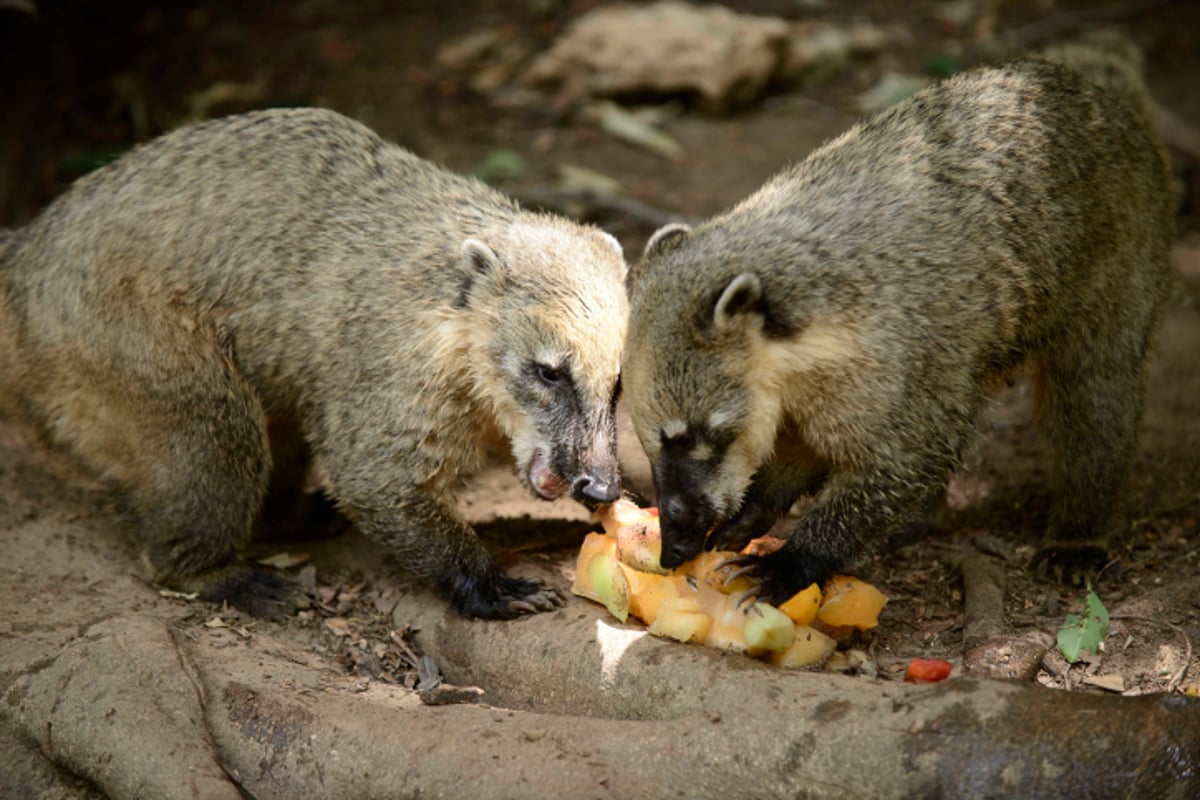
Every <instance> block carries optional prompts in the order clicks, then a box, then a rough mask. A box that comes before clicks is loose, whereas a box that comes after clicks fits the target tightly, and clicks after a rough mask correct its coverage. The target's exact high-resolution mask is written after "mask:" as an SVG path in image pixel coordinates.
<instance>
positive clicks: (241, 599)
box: [198, 567, 300, 620]
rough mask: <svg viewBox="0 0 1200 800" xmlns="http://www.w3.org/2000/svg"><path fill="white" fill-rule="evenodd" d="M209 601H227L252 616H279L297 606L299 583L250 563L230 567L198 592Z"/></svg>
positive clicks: (277, 618) (284, 615) (272, 617)
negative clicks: (244, 565)
mask: <svg viewBox="0 0 1200 800" xmlns="http://www.w3.org/2000/svg"><path fill="white" fill-rule="evenodd" d="M198 596H199V598H200V599H201V600H205V601H207V602H210V603H228V604H229V605H231V606H233V607H234V608H237V609H240V610H241V611H245V612H246V613H247V614H251V615H253V616H255V617H262V618H265V619H274V620H281V619H283V618H284V617H286V616H288V615H289V614H291V613H292V612H293V611H295V610H296V608H297V601H298V600H299V598H300V595H299V587H298V586H297V585H296V583H295V582H294V581H292V580H291V579H290V578H288V577H287V576H286V575H283V574H281V573H278V572H272V571H270V570H265V569H255V568H250V567H244V568H236V569H232V570H230V571H229V572H228V573H226V574H225V575H224V576H222V577H221V578H219V579H217V580H213V581H211V582H210V583H209V584H208V585H207V586H206V587H205V588H204V589H202V590H201V591H200V592H199V595H198Z"/></svg>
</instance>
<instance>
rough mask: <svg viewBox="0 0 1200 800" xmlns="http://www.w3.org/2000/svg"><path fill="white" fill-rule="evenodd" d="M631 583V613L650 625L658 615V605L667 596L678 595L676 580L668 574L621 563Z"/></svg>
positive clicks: (627, 579) (626, 578)
mask: <svg viewBox="0 0 1200 800" xmlns="http://www.w3.org/2000/svg"><path fill="white" fill-rule="evenodd" d="M621 569H622V570H623V571H624V572H625V580H626V582H627V583H628V584H629V613H630V614H632V615H633V616H635V617H637V618H638V619H640V620H641V621H642V622H645V623H646V624H647V625H649V624H650V623H651V622H654V618H655V616H657V615H658V606H659V604H660V603H661V602H662V601H663V598H666V597H678V592H677V591H676V590H675V584H674V582H673V581H672V580H671V579H670V578H668V577H667V576H666V575H656V574H654V573H650V572H639V571H637V570H636V569H633V568H632V567H629V566H627V565H625V564H622V565H621Z"/></svg>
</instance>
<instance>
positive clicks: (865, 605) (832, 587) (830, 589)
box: [817, 575, 887, 631]
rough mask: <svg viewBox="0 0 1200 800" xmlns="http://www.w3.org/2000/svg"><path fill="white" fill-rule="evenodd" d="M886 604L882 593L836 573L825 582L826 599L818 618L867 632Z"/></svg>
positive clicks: (872, 626) (835, 624)
mask: <svg viewBox="0 0 1200 800" xmlns="http://www.w3.org/2000/svg"><path fill="white" fill-rule="evenodd" d="M886 604H887V598H886V597H884V595H883V592H881V591H879V590H878V589H876V588H875V587H874V586H872V585H871V584H869V583H866V582H865V581H861V580H859V579H858V578H851V577H850V576H848V575H835V576H833V577H832V578H830V580H829V583H828V584H826V585H825V600H824V602H822V603H821V608H820V609H819V610H818V611H817V619H818V620H819V621H820V622H821V623H822V624H824V625H826V626H829V627H831V628H839V627H852V628H858V629H859V630H860V631H865V630H868V629H870V628H874V627H875V626H876V625H878V624H879V612H880V611H882V610H883V607H884V606H885V605H886Z"/></svg>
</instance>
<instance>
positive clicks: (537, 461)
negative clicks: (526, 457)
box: [529, 450, 571, 500]
mask: <svg viewBox="0 0 1200 800" xmlns="http://www.w3.org/2000/svg"><path fill="white" fill-rule="evenodd" d="M529 485H530V486H532V487H533V490H534V491H535V492H537V494H538V496H540V497H542V498H544V499H546V500H555V499H557V498H559V497H562V496H563V494H564V493H565V492H566V491H567V489H569V488H571V484H570V482H568V481H566V480H564V479H563V478H561V477H559V476H558V475H555V474H554V472H552V471H551V469H550V462H549V461H548V460H547V459H546V454H545V453H543V452H542V451H541V450H534V451H533V458H532V459H531V460H530V462H529Z"/></svg>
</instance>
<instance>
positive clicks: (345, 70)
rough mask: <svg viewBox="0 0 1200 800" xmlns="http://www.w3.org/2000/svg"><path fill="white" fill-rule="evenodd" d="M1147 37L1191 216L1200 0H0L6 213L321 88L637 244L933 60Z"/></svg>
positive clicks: (435, 150) (18, 213) (1197, 158)
mask: <svg viewBox="0 0 1200 800" xmlns="http://www.w3.org/2000/svg"><path fill="white" fill-rule="evenodd" d="M1105 25H1117V26H1119V27H1121V28H1123V29H1124V30H1125V31H1127V32H1128V33H1129V34H1130V35H1131V36H1132V37H1133V38H1134V40H1135V41H1136V42H1137V43H1138V44H1139V45H1141V47H1142V48H1143V50H1144V52H1145V55H1146V74H1147V78H1148V81H1149V84H1150V87H1151V91H1152V93H1153V95H1154V97H1155V99H1156V101H1157V102H1158V104H1159V106H1160V110H1161V111H1162V114H1163V117H1164V119H1165V120H1166V121H1167V128H1168V139H1169V140H1170V142H1171V147H1172V151H1171V152H1172V156H1173V158H1174V159H1175V167H1176V173H1177V175H1178V179H1179V185H1180V188H1181V190H1182V191H1181V207H1180V225H1181V232H1182V233H1183V234H1184V235H1185V236H1189V235H1193V234H1195V233H1197V232H1198V231H1200V210H1198V206H1200V204H1198V202H1197V187H1198V186H1200V180H1198V178H1197V171H1198V163H1200V137H1197V135H1196V133H1195V131H1196V130H1197V128H1200V3H1196V2H1194V1H1192V0H1178V1H1177V2H1163V1H1162V0H1157V1H1155V0H1141V1H1140V2H1138V1H1135V2H1130V1H1129V0H1125V1H1123V2H1122V1H1120V0H1118V1H1117V2H1112V3H1080V2H1067V1H1066V0H1022V1H1020V2H1017V1H1013V2H1003V1H1002V0H938V1H936V2H934V1H930V2H855V1H852V0H756V1H754V2H729V3H727V4H725V5H724V6H719V5H715V4H691V5H689V4H684V3H678V2H664V3H632V4H618V3H610V2H600V1H599V0H573V1H570V0H456V2H445V0H403V1H401V2H383V1H382V0H363V1H360V2H354V1H353V0H297V1H296V2H290V3H268V2H258V0H239V1H236V2H235V1H232V0H230V1H226V0H218V1H217V2H213V1H212V0H206V1H199V0H198V1H196V2H176V3H169V4H168V3H151V2H136V1H135V0H108V2H89V1H88V0H0V70H2V71H3V72H2V74H3V80H2V81H0V87H2V88H0V92H2V93H3V94H2V95H0V96H2V108H3V115H2V116H0V225H3V226H14V225H17V224H20V223H21V222H23V221H25V220H27V219H29V217H30V216H31V215H33V214H34V213H36V211H37V210H38V209H39V208H40V207H42V206H43V205H44V204H45V203H47V202H48V201H49V200H50V199H52V198H53V197H54V196H55V195H56V194H57V193H59V192H60V191H62V190H63V189H64V188H65V187H66V186H67V185H68V184H69V183H70V181H72V180H73V179H74V178H76V177H78V176H79V175H81V174H83V173H85V172H86V171H88V170H90V169H93V168H95V167H96V166H98V165H100V164H103V163H105V162H106V161H108V160H111V159H112V158H114V157H115V156H117V155H119V154H120V153H121V152H123V151H125V150H127V149H128V148H130V147H131V146H133V145H135V144H136V143H137V142H140V141H143V140H145V139H148V138H152V137H153V136H155V135H157V134H159V133H162V132H163V131H166V130H169V129H171V128H173V127H176V126H178V125H180V124H183V123H186V122H189V121H192V120H197V119H202V118H206V117H215V116H222V115H226V114H230V113H236V112H240V111H246V110H249V109H253V108H262V107H269V106H294V105H312V106H325V107H329V108H332V109H335V110H337V111H340V112H342V113H345V114H347V115H350V116H352V117H355V118H357V119H359V120H361V121H363V122H365V123H367V124H369V125H370V126H372V127H373V128H375V129H376V130H377V131H379V132H380V133H381V134H382V135H383V136H384V137H386V138H389V139H392V140H394V141H396V142H399V143H400V144H402V145H404V146H406V147H408V148H410V149H412V150H414V151H415V152H417V153H418V154H420V155H422V156H424V157H426V158H430V159H433V160H436V161H439V162H441V163H443V164H445V165H447V166H449V167H450V168H452V169H454V170H457V171H460V172H471V173H474V174H476V175H478V176H479V177H481V178H483V179H484V180H487V181H489V182H491V183H494V184H496V185H499V186H501V187H502V188H504V189H506V190H507V191H510V192H511V193H513V194H515V195H517V196H518V197H519V198H520V199H522V200H524V201H526V202H528V203H530V204H533V205H537V206H541V207H546V208H552V209H554V210H559V211H562V212H565V213H568V214H571V215H573V216H576V217H580V218H584V219H587V220H589V221H594V222H598V223H600V224H602V225H604V226H605V227H608V228H609V229H610V230H612V232H613V233H615V234H616V235H617V236H618V237H619V238H621V239H622V241H623V242H624V243H625V244H626V247H627V248H631V249H630V252H631V253H635V252H636V249H634V248H640V246H641V244H642V242H643V241H644V237H645V236H647V235H648V234H649V232H650V231H651V230H652V229H653V228H654V227H656V226H657V225H659V224H661V223H662V222H665V221H668V220H670V219H675V218H684V219H689V218H699V217H703V216H705V215H708V214H711V213H713V212H715V211H717V210H720V209H721V208H724V207H725V206H727V205H729V204H731V203H732V202H734V201H736V200H737V199H738V198H740V197H742V196H744V195H745V194H748V193H749V192H751V191H752V190H753V189H754V188H756V187H757V186H758V185H759V184H760V183H761V182H762V181H763V180H764V179H765V178H766V177H767V176H768V175H770V174H771V173H773V172H775V171H777V170H778V169H779V168H780V167H782V166H784V165H786V164H787V163H789V162H792V161H795V160H798V159H800V158H802V157H803V156H804V155H805V154H806V153H807V152H808V151H809V150H811V149H812V148H813V147H815V146H817V145H819V144H820V143H821V142H822V141H824V140H826V139H828V138H829V137H831V136H834V135H836V134H837V133H838V132H840V131H841V130H843V129H845V128H846V127H847V126H849V125H850V124H851V123H852V122H853V121H854V120H855V119H857V118H859V117H860V116H862V115H864V114H868V113H871V112H873V111H875V110H878V109H881V108H884V107H886V106H887V105H889V104H891V103H893V102H895V101H897V100H899V99H901V98H903V97H904V96H906V95H907V94H909V93H911V92H912V91H914V90H915V89H916V88H918V87H919V86H921V85H923V84H924V83H926V82H929V81H931V80H936V79H938V78H940V77H944V76H946V75H949V74H952V73H953V72H956V71H958V70H961V69H964V68H967V67H969V66H971V65H974V64H977V63H980V62H987V61H995V60H1000V59H1005V58H1008V57H1011V56H1013V55H1016V54H1019V53H1020V52H1023V51H1025V50H1028V49H1031V48H1037V47H1040V46H1043V45H1046V44H1049V43H1053V42H1056V41H1060V40H1062V39H1064V38H1069V37H1071V36H1073V35H1076V34H1078V33H1080V32H1083V31H1086V30H1087V29H1089V28H1093V27H1097V26H1105Z"/></svg>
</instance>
